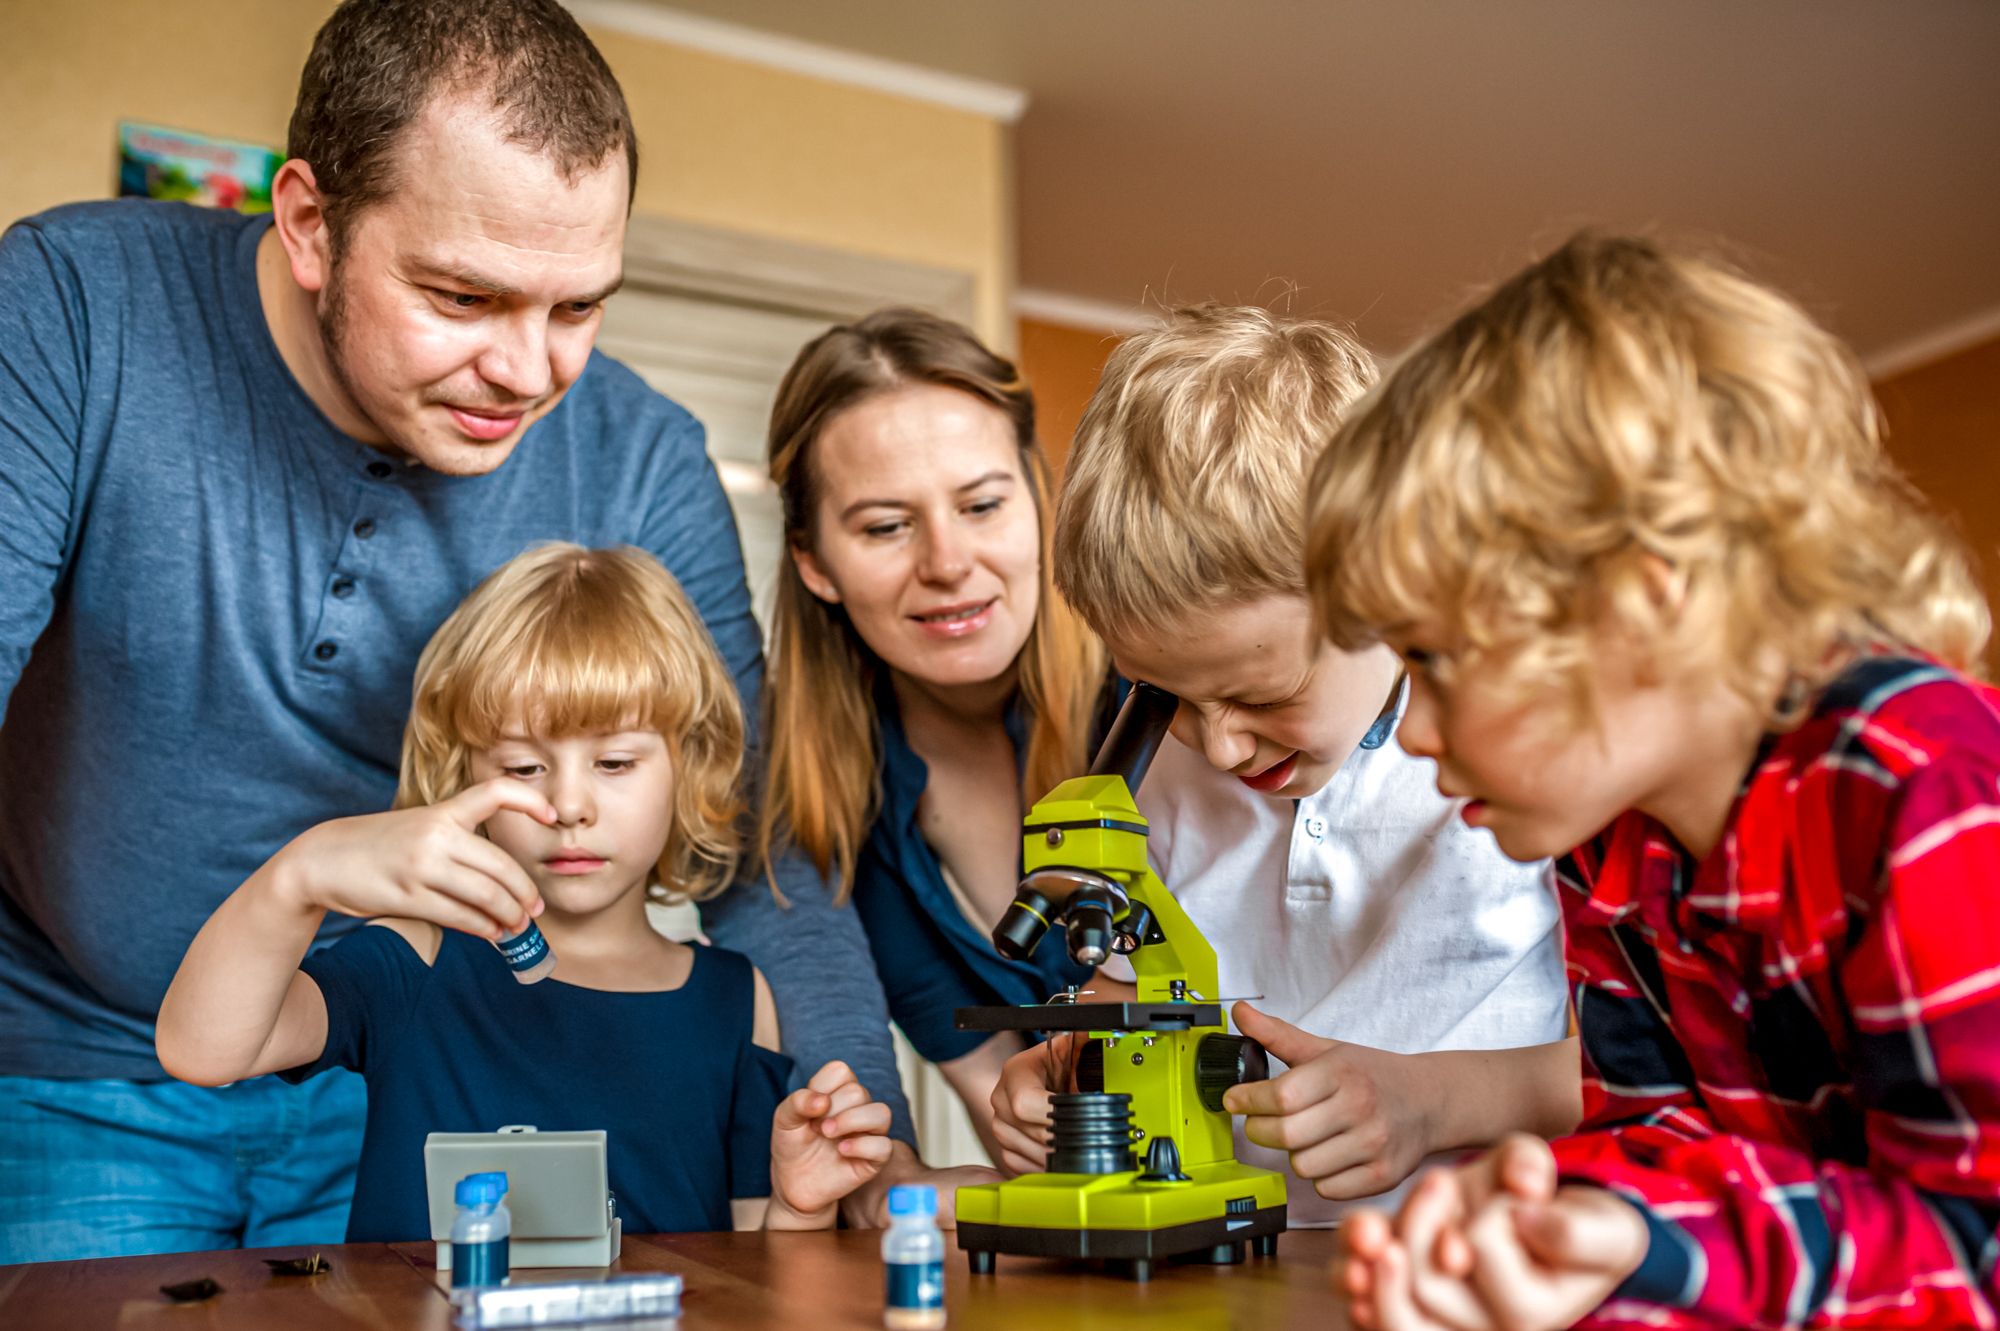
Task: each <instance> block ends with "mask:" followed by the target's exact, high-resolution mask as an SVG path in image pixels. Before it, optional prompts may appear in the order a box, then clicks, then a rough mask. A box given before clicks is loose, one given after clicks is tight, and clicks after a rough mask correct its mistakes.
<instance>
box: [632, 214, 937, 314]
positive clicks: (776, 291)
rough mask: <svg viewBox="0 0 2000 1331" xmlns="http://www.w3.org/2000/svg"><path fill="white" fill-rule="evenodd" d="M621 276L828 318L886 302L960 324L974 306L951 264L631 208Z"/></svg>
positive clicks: (862, 311)
mask: <svg viewBox="0 0 2000 1331" xmlns="http://www.w3.org/2000/svg"><path fill="white" fill-rule="evenodd" d="M625 280H626V282H627V283H628V284H630V285H632V286H634V287H635V288H636V287H643V288H649V289H651V290H654V291H661V292H667V293H673V294H679V295H686V296H692V297H695V298H698V299H702V300H719V301H729V302H734V303H736V304H741V305H756V306H763V307H765V308H768V309H774V310H783V311H787V312H790V313H794V314H804V315H809V316H811V317H814V318H823V319H825V320H826V321H827V322H828V323H837V322H843V321H847V320H852V319H858V318H860V317H861V316H862V315H864V314H867V313H868V312H869V311H871V310H874V309H878V308H880V307H881V306H883V305H887V304H900V305H916V306H920V307H922V308H924V309H927V310H933V311H935V312H937V313H939V314H942V315H944V316H946V317H947V318H951V319H957V320H959V321H960V322H961V323H965V322H970V321H971V319H972V317H973V314H974V310H975V307H976V301H975V299H974V291H973V285H974V284H973V279H972V274H970V273H965V272H960V271H958V270H957V269H952V268H935V267H932V266H930V265H928V264H917V263H910V262H908V261H906V260H901V259H882V258H876V257H875V256H873V255H867V254H854V253H850V252H849V251H846V250H835V249H828V248H826V247H824V246H820V245H808V244H805V243H803V242H800V241H791V240H780V239H778V238H776V237H772V236H757V235H751V234H749V233H747V232H742V231H732V230H726V229H724V228H722V227H713V226H705V225H703V224H701V223H699V222H687V221H682V220H681V219H679V218H673V217H658V216H652V215H647V214H636V213H635V214H634V215H633V217H632V220H631V221H630V222H628V223H626V227H625Z"/></svg>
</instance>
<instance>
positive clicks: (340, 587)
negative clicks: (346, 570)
mask: <svg viewBox="0 0 2000 1331" xmlns="http://www.w3.org/2000/svg"><path fill="white" fill-rule="evenodd" d="M333 594H334V596H335V597H337V598H338V599H340V600H343V601H345V600H346V599H347V598H348V597H350V596H352V595H354V579H352V578H335V579H334V580H333Z"/></svg>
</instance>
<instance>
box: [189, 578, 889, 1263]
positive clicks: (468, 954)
mask: <svg viewBox="0 0 2000 1331" xmlns="http://www.w3.org/2000/svg"><path fill="white" fill-rule="evenodd" d="M742 755H743V721H742V715H741V711H740V708H739V705H738V702H737V696H736V690H735V687H734V686H733V684H732V683H731V681H730V678H729V674H728V672H727V670H726V669H725V668H724V667H723V664H722V661H721V660H720V658H719V657H718V656H717V654H716V651H715V647H714V645H713V643H712V642H711V641H710V640H709V637H708V634H707V632H706V630H705V629H704V628H703V627H702V624H701V621H700V619H699V618H698V617H697V616H696V615H695V613H694V611H693V609H692V607H691V606H690V605H689V604H688V602H687V599H686V597H685V596H684V595H683V594H682V592H681V589H680V587H679V586H678V584H676V583H675V582H674V580H673V579H672V578H671V577H670V576H668V575H667V573H666V572H665V571H664V570H663V569H662V568H661V567H660V565H659V564H658V563H657V562H656V561H655V560H654V559H653V558H652V557H651V556H649V555H646V554H645V553H643V552H641V551H638V550H634V549H630V548H621V549H615V550H585V549H583V548H581V547H578V546H574V545H562V544H554V545H545V546H541V547H538V548H536V549H533V550H531V551H529V552H527V553H526V554H523V555H520V556H518V557H517V558H515V559H513V560H511V561H510V562H508V563H507V564H506V565H504V566H502V567H501V568H500V569H499V570H497V571H496V572H494V573H493V574H492V575H490V576H489V577H488V578H487V579H486V580H485V581H484V582H482V583H481V584H480V585H479V586H478V587H477V588H475V589H474V591H473V592H472V594H471V595H470V596H469V597H467V598H466V600H465V602H464V604H462V605H461V606H460V607H459V608H458V609H457V610H456V611H455V612H454V613H453V614H452V615H451V617H450V618H449V619H447V620H446V621H445V623H444V625H443V626H442V627H441V628H440V629H439V630H438V632H437V634H436V636H434V637H433V638H432V639H431V642H430V645H429V646H428V647H427V648H426V649H425V651H424V654H423V657H422V659H421V660H420V661H419V662H418V665H417V678H416V690H415V698H414V701H413V705H412V709H411V715H410V720H409V725H408V728H407V730H406V731H405V734H404V739H403V765H402V782H401V788H400V789H399V791H398V793H397V806H398V808H399V809H401V810H402V812H401V813H400V814H399V815H397V817H398V822H397V823H396V824H395V825H394V830H393V831H391V832H390V833H389V835H393V836H399V837H405V838H408V839H409V841H410V842H411V845H412V850H413V853H412V854H411V855H409V856H405V857H399V859H398V860H397V861H396V862H398V863H410V864H416V865H420V866H423V867H422V869H421V871H420V873H419V874H416V875H412V876H411V877H409V878H407V879H391V878H384V877H380V876H375V875H371V874H369V873H366V872H363V871H360V870H358V869H357V868H356V867H355V866H357V865H360V864H374V863H380V862H382V861H381V860H380V858H379V857H367V858H365V859H364V858H363V857H361V856H359V855H357V854H356V851H357V850H358V849H359V847H358V845H357V840H356V838H357V836H358V835H367V834H368V833H367V832H366V831H361V832H357V829H356V823H357V822H358V821H359V820H336V821H333V822H329V823H323V824H321V825H320V826H318V827H315V828H313V829H312V830H310V831H308V832H306V833H305V834H303V835H302V836H300V837H298V838H297V839H296V840H294V841H292V842H291V843H290V844H289V845H287V846H286V847H285V848H284V849H283V850H281V851H279V852H278V853H277V854H276V855H275V856H273V857H272V858H271V859H270V860H269V861H267V862H266V863H265V864H264V866H263V867H262V868H260V869H259V870H258V871H257V872H256V873H255V874H253V875H252V876H251V877H250V879H249V880H248V881H247V882H245V883H244V884H243V885H242V886H241V887H239V888H238V889H237V890H236V891H235V892H234V893H233V894H232V895H231V896H230V897H229V899H228V900H226V901H225V902H224V903H223V904H222V906H221V907H220V908H219V909H217V911H216V912H215V914H214V915H213V916H211V917H210V918H209V921H208V923H207V924H206V925H204V926H203V927H202V930H201V932H200V933H199V934H198V935H197V936H196V937H195V940H194V943H193V944H192V946H190V947H189V949H188V953H187V956H186V957H185V958H184V959H183V961H182V962H181V967H180V971H179V973H178V974H177V975H176V976H175V977H174V982H173V985H172V987H171V988H170V989H169V990H168V993H167V997H166V1001H165V1003H164V1004H163V1006H162V1007H161V1010H160V1020H159V1026H158V1037H157V1040H158V1049H159V1055H160V1060H161V1062H162V1063H163V1064H164V1065H165V1067H166V1068H167V1070H168V1071H169V1072H172V1073H173V1074H174V1075H175V1076H177V1077H179V1078H181V1079H182V1080H184V1081H191V1082H195V1083H198V1084H205V1085H220V1084H222V1083H225V1082H231V1081H236V1080H239V1079H241V1078H243V1077H250V1076H256V1075H259V1074H261V1073H266V1072H277V1073H281V1074H282V1075H284V1076H286V1077H288V1078H290V1079H293V1080H302V1079H304V1078H306V1077H309V1076H312V1075H313V1074H314V1073H316V1072H318V1071H320V1070H322V1069H324V1068H328V1067H348V1068H352V1069H355V1070H356V1071H359V1072H360V1073H362V1074H363V1075H364V1076H365V1077H366V1078H367V1080H368V1124H367V1134H366V1138H365V1140H364V1143H363V1147H362V1155H361V1163H360V1171H359V1176H358V1179H357V1182H356V1187H355V1199H354V1208H353V1212H352V1214H351V1216H350V1219H349V1224H348V1238H349V1239H350V1240H407V1239H421V1238H426V1237H428V1236H429V1221H428V1212H427V1208H426V1205H425V1200H424V1193H423V1186H422V1179H423V1159H422V1150H423V1141H424V1137H425V1135H426V1134H428V1133H430V1132H434V1131H461V1132H462V1131H490V1130H493V1129H495V1128H498V1127H500V1126H502V1125H503V1124H509V1123H532V1124H535V1125H536V1126H538V1127H540V1128H542V1129H544V1130H560V1129H599V1128H601V1129H605V1130H606V1131H607V1134H608V1149H609V1167H610V1182H611V1188H612V1191H613V1193H614V1194H615V1195H616V1197H617V1199H618V1207H619V1212H620V1215H621V1216H622V1218H623V1220H624V1224H625V1228H626V1229H627V1230H628V1231H631V1232H634V1233H645V1232H659V1231H670V1230H693V1229H719V1228H728V1227H730V1226H731V1225H732V1224H733V1225H734V1226H736V1227H738V1228H745V1227H754V1226H756V1225H758V1224H760V1223H761V1224H763V1225H765V1226H767V1227H769V1228H773V1229H778V1228H785V1229H802V1228H823V1227H826V1226H829V1225H831V1224H832V1223H833V1220H834V1212H835V1207H836V1205H837V1203H838V1202H839V1200H840V1199H841V1198H842V1197H844V1196H845V1195H847V1194H848V1193H849V1192H851V1191H852V1190H853V1189H855V1188H856V1187H859V1186H860V1185H861V1184H862V1183H864V1182H866V1181H867V1180H868V1179H870V1178H872V1177H873V1176H874V1174H875V1173H876V1172H877V1171H878V1170H879V1169H880V1168H881V1164H882V1162H883V1160H885V1159H886V1158H887V1156H888V1154H889V1149H890V1143H889V1138H888V1137H887V1136H886V1135H884V1134H886V1132H887V1130H888V1126H889V1110H888V1108H887V1107H886V1106H884V1105H881V1104H878V1103H876V1102H875V1101H873V1100H872V1099H871V1098H870V1097H869V1095H868V1092H867V1091H866V1090H865V1089H864V1088H863V1087H862V1086H861V1085H860V1084H859V1083H858V1082H857V1081H856V1080H855V1079H854V1077H853V1074H852V1073H851V1072H850V1071H849V1070H848V1069H847V1067H846V1066H845V1065H844V1064H841V1063H829V1064H827V1065H826V1066H825V1067H823V1068H821V1069H820V1070H819V1071H818V1072H817V1073H816V1074H815V1075H814V1076H813V1078H812V1080H811V1082H810V1083H809V1084H808V1086H807V1087H805V1088H804V1089H801V1090H799V1091H796V1092H794V1093H792V1094H791V1095H789V1096H787V1095H786V1094H785V1087H786V1084H787V1081H788V1079H789V1075H790V1071H791V1063H790V1060H789V1059H786V1058H784V1057H783V1056H782V1055H781V1054H779V1053H778V1052H777V1050H778V1030H777V1019H776V1016H775V1012H774V1009H773V1005H772V1002H771V995H770V991H769V989H768V988H767V987H766V986H765V984H764V980H763V977H762V976H761V975H759V974H757V972H756V971H755V970H754V969H753V968H752V967H751V965H750V963H749V962H748V961H747V960H745V959H744V958H742V957H740V956H738V955H736V954H734V953H730V952H724V951H722V950H720V949H718V948H712V947H705V946H690V945H688V944H684V943H678V942H674V941H671V940H669V939H667V938H666V937H664V936H662V935H661V934H659V933H657V932H655V931H654V930H653V929H652V928H650V927H649V925H648V923H647V918H646V903H647V900H648V898H649V896H658V897H662V898H667V899H681V898H698V897H703V896H708V895H712V894H713V893H715V892H717V891H719V890H721V888H722V887H723V886H725V885H726V884H727V883H728V882H729V881H730V879H731V876H732V873H733V871H734V868H735V865H736V860H737V854H738V833H737V819H738V816H739V814H740V811H741V803H740V800H739V797H738V782H739V776H740V769H741V766H742ZM338 760H339V756H338V755H328V756H327V761H338ZM380 821H381V820H380V819H370V820H367V825H368V827H369V828H373V827H374V826H377V825H379V823H380ZM328 911H333V912H338V913H341V914H346V915H355V916H362V917H375V918H373V921H372V922H373V923H374V924H376V925H378V926H380V927H377V928H363V929H356V930H354V931H352V932H351V933H349V934H348V935H347V936H346V937H345V938H343V939H342V940H341V941H340V942H338V943H336V944H334V945H333V946H332V947H329V948H326V949H324V950H322V951H320V952H317V953H314V954H313V955H312V956H309V957H308V956H306V955H305V954H306V950H307V948H308V947H310V946H311V944H312V941H313V938H314V935H315V934H316V932H317V931H318V929H319V925H320V922H321V920H322V918H323V917H324V916H325V914H326V913H327V912H328ZM531 921H532V922H534V923H535V924H536V925H538V927H539V928H540V930H541V932H542V934H543V935H544V936H545V937H546V938H547V940H548V943H549V946H550V948H551V949H552V950H553V952H554V955H555V958H556V963H555V969H554V972H553V974H552V976H551V977H550V978H549V979H547V980H544V981H543V982H541V983H539V984H533V985H524V984H518V983H516V982H515V980H514V978H513V976H512V975H511V973H510V972H509V970H508V966H507V962H506V961H505V960H503V959H502V957H501V955H500V953H499V952H497V951H496V950H495V949H494V948H493V947H492V946H489V944H490V943H493V942H495V941H497V940H499V939H500V938H501V937H502V936H503V935H512V934H515V933H517V932H519V931H521V930H522V929H523V928H525V927H526V926H527V925H528V924H529V923H530V922H531ZM767 1198H768V1202H767V1201H766V1199H767Z"/></svg>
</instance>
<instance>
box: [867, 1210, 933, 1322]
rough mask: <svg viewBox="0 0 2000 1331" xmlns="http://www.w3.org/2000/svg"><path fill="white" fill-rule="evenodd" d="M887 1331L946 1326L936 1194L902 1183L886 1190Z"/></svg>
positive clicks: (883, 1245)
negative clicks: (887, 1222)
mask: <svg viewBox="0 0 2000 1331" xmlns="http://www.w3.org/2000/svg"><path fill="white" fill-rule="evenodd" d="M882 1263H883V1266H884V1269H885V1271H886V1274H887V1285H888V1297H887V1299H886V1300H885V1301H884V1304H883V1309H882V1325H883V1326H886V1327H888V1328H889V1331H936V1328H938V1327H941V1326H943V1325H944V1235H943V1234H942V1233H940V1232H939V1231H938V1225H937V1189H936V1188H933V1187H932V1186H931V1185H930V1184H928V1183H901V1184H898V1185H896V1186H895V1187H893V1188H891V1189H889V1229H888V1232H887V1233H885V1234H883V1235H882Z"/></svg>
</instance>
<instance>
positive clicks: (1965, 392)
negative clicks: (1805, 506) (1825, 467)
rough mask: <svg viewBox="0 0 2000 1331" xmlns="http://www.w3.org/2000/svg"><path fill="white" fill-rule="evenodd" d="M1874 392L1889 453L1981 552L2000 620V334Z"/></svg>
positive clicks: (1883, 383)
mask: <svg viewBox="0 0 2000 1331" xmlns="http://www.w3.org/2000/svg"><path fill="white" fill-rule="evenodd" d="M1875 395H1876V397H1877V398H1879V399H1880V400H1881V403H1882V413H1883V416H1884V418H1885V420H1886V423H1887V425H1888V443H1889V454H1890V456H1891V457H1893V458H1895V459H1896V463H1897V465H1898V466H1900V467H1901V468H1902V469H1903V471H1904V472H1905V474H1907V475H1908V476H1909V478H1910V479H1911V480H1912V481H1914V482H1916V484H1917V486H1918V488H1919V489H1921V490H1923V491H1924V493H1925V494H1927V495H1929V496H1930V499H1931V502H1932V503H1934V504H1936V505H1937V506H1938V507H1939V508H1940V509H1941V510H1943V511H1944V512H1945V513H1946V514H1947V515H1948V516H1950V517H1951V519H1952V520H1953V521H1954V522H1955V523H1956V524H1957V526H1958V531H1959V534H1960V535H1961V536H1963V537H1964V538H1965V540H1966V542H1967V544H1969V545H1971V546H1972V548H1973V550H1974V551H1975V552H1976V553H1977V554H1978V556H1979V561H1980V571H1981V575H1982V577H1983V578H1984V580H1985V583H1986V597H1987V600H1988V601H1989V602H1991V603H1992V604H1993V606H1994V617H1995V619H1996V620H2000V337H1995V338H1992V339H1990V340H1988V341H1986V342H1981V343H1979V344H1977V345H1975V346H1971V347H1967V348H1966V349H1965V350H1963V351H1960V352H1956V353H1954V354H1953V355H1950V356H1946V357H1944V358H1943V359H1942V360H1936V361H1932V362H1931V363H1930V364H1928V365H1920V366H1918V367H1917V368H1916V369H1913V370H1905V371H1903V372H1902V373H1900V374H1895V375H1891V376H1889V377H1888V378H1885V379H1881V380H1878V381H1877V382H1876V384H1875ZM1987 656H1988V659H1989V661H1990V660H1992V659H1993V658H1994V653H1993V651H1992V650H1991V649H1989V650H1988V652H1987Z"/></svg>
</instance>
